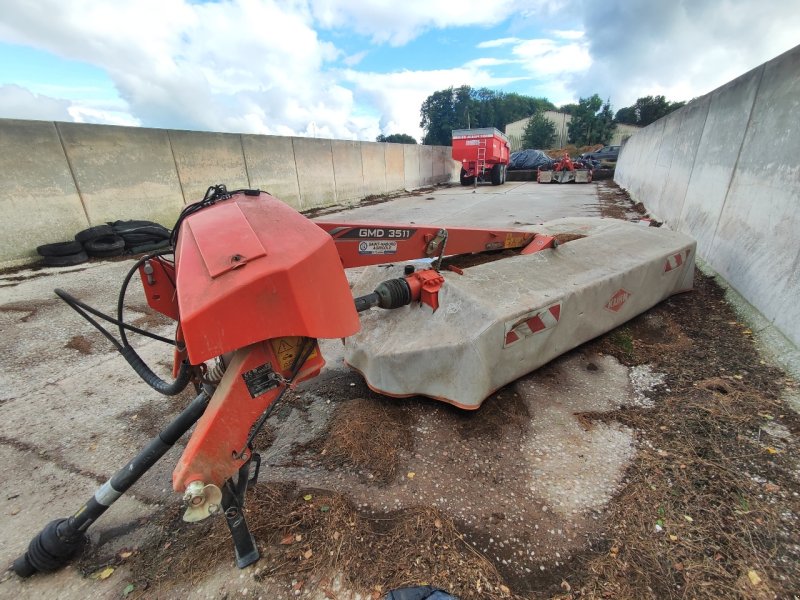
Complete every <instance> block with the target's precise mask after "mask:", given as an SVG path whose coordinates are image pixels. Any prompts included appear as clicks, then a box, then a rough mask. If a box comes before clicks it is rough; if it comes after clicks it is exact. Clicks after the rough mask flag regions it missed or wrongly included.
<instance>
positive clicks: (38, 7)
mask: <svg viewBox="0 0 800 600" xmlns="http://www.w3.org/2000/svg"><path fill="white" fill-rule="evenodd" d="M797 31H800V0H788V1H787V2H784V4H783V5H782V8H781V18H779V19H778V18H775V14H774V12H771V11H763V10H761V6H760V4H757V3H755V2H754V1H753V0H693V1H689V0H672V1H668V0H664V1H662V2H652V1H650V0H607V1H606V2H603V3H598V2H596V0H592V1H590V0H547V1H544V0H528V1H527V2H526V3H519V2H514V1H511V0H493V1H492V2H486V1H485V0H483V1H477V0H461V1H459V2H452V1H450V0H405V1H404V2H402V3H397V2H396V0H394V1H389V0H363V1H361V2H358V3H356V2H353V1H352V0H348V1H345V0H283V1H281V2H276V1H273V0H218V1H215V2H199V1H190V0H115V2H109V1H108V0H70V1H68V2H64V1H63V0H58V1H57V0H37V1H36V2H31V1H30V0H0V118H34V119H46V120H65V121H79V122H91V123H109V124H117V125H134V126H149V127H170V128H178V129H199V130H218V131H234V132H253V133H267V134H278V135H316V136H318V137H334V138H343V139H374V138H375V136H376V135H378V134H379V133H384V134H390V133H410V134H411V135H413V136H415V137H417V138H419V137H420V136H421V133H422V132H421V131H420V129H419V107H420V104H421V103H422V101H423V100H424V99H425V98H426V97H427V96H428V95H429V94H431V93H432V92H434V91H436V90H439V89H444V88H447V87H449V86H458V85H462V84H468V85H472V86H473V87H489V88H492V89H495V90H503V91H508V92H510V91H514V92H520V93H523V94H530V95H535V96H545V97H547V98H549V99H550V100H551V101H553V102H555V103H556V104H562V103H565V102H571V101H575V100H577V99H578V98H579V97H581V96H587V95H591V94H592V93H598V94H600V95H601V96H602V97H603V98H604V99H605V98H609V99H610V100H611V102H612V105H613V107H614V108H615V109H616V108H620V107H622V106H626V105H629V104H631V103H632V102H633V101H634V100H635V99H636V98H637V97H639V96H643V95H647V94H665V95H666V96H667V97H668V98H669V99H672V100H688V99H690V98H692V97H695V96H698V95H701V94H704V93H706V92H708V91H710V90H712V89H714V88H715V87H717V86H719V85H721V84H723V83H725V82H726V81H728V80H730V79H732V78H734V77H736V76H738V75H740V74H742V73H744V72H745V71H747V70H749V69H751V68H753V67H755V66H757V65H758V64H760V63H762V62H764V61H765V60H768V59H770V58H772V57H774V56H776V55H778V54H780V53H781V52H783V51H785V50H788V49H790V48H791V47H792V46H793V45H795V44H796V43H797V41H798V38H797V35H796V32H797Z"/></svg>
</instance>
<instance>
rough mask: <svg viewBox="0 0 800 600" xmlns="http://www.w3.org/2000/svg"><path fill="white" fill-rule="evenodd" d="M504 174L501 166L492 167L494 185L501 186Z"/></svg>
mask: <svg viewBox="0 0 800 600" xmlns="http://www.w3.org/2000/svg"><path fill="white" fill-rule="evenodd" d="M502 178H503V173H502V168H501V166H500V165H494V166H493V167H492V185H500V184H501V183H503V179H502Z"/></svg>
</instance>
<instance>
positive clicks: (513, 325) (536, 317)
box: [503, 303, 561, 348]
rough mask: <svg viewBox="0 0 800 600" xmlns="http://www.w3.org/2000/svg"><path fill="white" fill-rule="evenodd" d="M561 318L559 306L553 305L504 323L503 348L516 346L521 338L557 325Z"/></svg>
mask: <svg viewBox="0 0 800 600" xmlns="http://www.w3.org/2000/svg"><path fill="white" fill-rule="evenodd" d="M560 318H561V304H560V303H559V304H553V305H552V306H548V307H547V308H543V309H536V310H533V311H531V312H529V313H526V314H524V315H522V316H521V317H519V318H517V319H514V320H513V321H506V337H505V340H504V341H503V348H508V347H509V346H511V345H512V344H516V343H517V342H518V341H520V340H521V339H523V338H526V337H528V336H531V335H535V334H537V333H541V332H542V331H545V330H546V329H552V328H553V327H555V326H556V325H558V320H559V319H560Z"/></svg>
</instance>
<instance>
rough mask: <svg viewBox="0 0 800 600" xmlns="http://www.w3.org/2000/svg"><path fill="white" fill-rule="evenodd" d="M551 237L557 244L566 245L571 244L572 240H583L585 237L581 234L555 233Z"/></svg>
mask: <svg viewBox="0 0 800 600" xmlns="http://www.w3.org/2000/svg"><path fill="white" fill-rule="evenodd" d="M553 237H554V238H556V242H557V243H559V244H566V243H567V242H571V241H573V240H580V239H581V238H585V237H586V236H585V235H584V234H582V233H557V234H556V235H554V236H553Z"/></svg>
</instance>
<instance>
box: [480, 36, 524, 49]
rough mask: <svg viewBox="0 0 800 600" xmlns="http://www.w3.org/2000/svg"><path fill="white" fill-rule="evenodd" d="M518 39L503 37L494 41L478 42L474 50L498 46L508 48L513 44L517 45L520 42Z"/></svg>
mask: <svg viewBox="0 0 800 600" xmlns="http://www.w3.org/2000/svg"><path fill="white" fill-rule="evenodd" d="M521 41H522V40H520V39H519V38H515V37H504V38H498V39H496V40H487V41H485V42H480V43H479V44H478V45H477V46H476V48H498V47H500V46H509V45H513V44H518V43H519V42H521Z"/></svg>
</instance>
